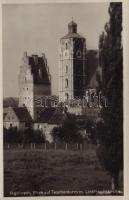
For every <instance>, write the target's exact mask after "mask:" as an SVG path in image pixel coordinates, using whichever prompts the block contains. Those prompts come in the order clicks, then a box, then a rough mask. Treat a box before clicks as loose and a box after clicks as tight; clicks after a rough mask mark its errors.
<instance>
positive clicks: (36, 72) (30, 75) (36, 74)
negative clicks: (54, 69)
mask: <svg viewBox="0 0 129 200" xmlns="http://www.w3.org/2000/svg"><path fill="white" fill-rule="evenodd" d="M18 81H19V107H26V108H27V109H28V111H29V113H30V115H31V117H32V119H34V120H35V119H36V118H37V113H36V109H35V108H36V106H35V104H36V101H35V99H36V97H37V96H38V98H40V97H42V96H43V95H51V76H50V73H49V67H48V65H47V59H46V58H45V55H44V54H42V55H41V56H38V55H32V56H28V55H27V52H25V53H24V56H23V58H22V65H21V67H20V73H19V77H18Z"/></svg>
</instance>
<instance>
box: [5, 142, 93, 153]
mask: <svg viewBox="0 0 129 200" xmlns="http://www.w3.org/2000/svg"><path fill="white" fill-rule="evenodd" d="M94 146H95V145H93V144H90V143H76V144H75V143H74V144H71V143H43V144H35V143H31V144H5V145H4V149H5V150H22V149H28V150H36V149H37V150H44V151H45V150H54V151H58V150H66V151H67V150H72V151H78V150H80V151H86V150H87V149H90V148H91V149H92V148H93V147H94Z"/></svg>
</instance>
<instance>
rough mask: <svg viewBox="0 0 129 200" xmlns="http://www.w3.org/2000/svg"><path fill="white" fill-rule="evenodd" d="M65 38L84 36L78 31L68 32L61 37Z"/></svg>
mask: <svg viewBox="0 0 129 200" xmlns="http://www.w3.org/2000/svg"><path fill="white" fill-rule="evenodd" d="M67 38H84V37H82V36H81V35H79V34H78V33H68V34H67V35H65V36H64V37H62V38H61V39H67Z"/></svg>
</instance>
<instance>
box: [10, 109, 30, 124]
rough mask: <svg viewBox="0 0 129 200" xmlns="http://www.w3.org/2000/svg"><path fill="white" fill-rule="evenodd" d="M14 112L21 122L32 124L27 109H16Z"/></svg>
mask: <svg viewBox="0 0 129 200" xmlns="http://www.w3.org/2000/svg"><path fill="white" fill-rule="evenodd" d="M13 110H14V112H15V114H16V116H17V117H18V119H19V121H20V122H31V121H32V118H31V116H30V114H29V112H28V110H27V108H25V107H14V108H13Z"/></svg>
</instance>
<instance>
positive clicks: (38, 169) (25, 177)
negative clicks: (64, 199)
mask: <svg viewBox="0 0 129 200" xmlns="http://www.w3.org/2000/svg"><path fill="white" fill-rule="evenodd" d="M120 182H121V183H122V178H121V181H120ZM110 186H111V178H110V176H109V175H108V174H107V172H106V171H104V170H103V169H102V168H101V166H100V164H99V162H98V160H97V157H96V151H95V149H94V148H93V149H92V148H90V149H89V150H88V149H87V150H85V151H84V152H81V151H69V150H68V151H65V150H57V151H54V150H53V151H52V150H48V151H45V150H38V149H34V150H27V149H22V150H18V149H17V150H10V149H9V150H4V196H15V195H16V196H29V195H30V196H36V195H37V196H40V195H41V196H42V195H64V194H63V193H57V191H75V192H77V193H76V195H86V193H85V191H87V190H110ZM121 187H122V184H121ZM79 191H81V192H83V194H82V193H81V192H80V193H79ZM71 194H72V193H71ZM67 195H68V194H67ZM72 195H75V193H73V194H72Z"/></svg>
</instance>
